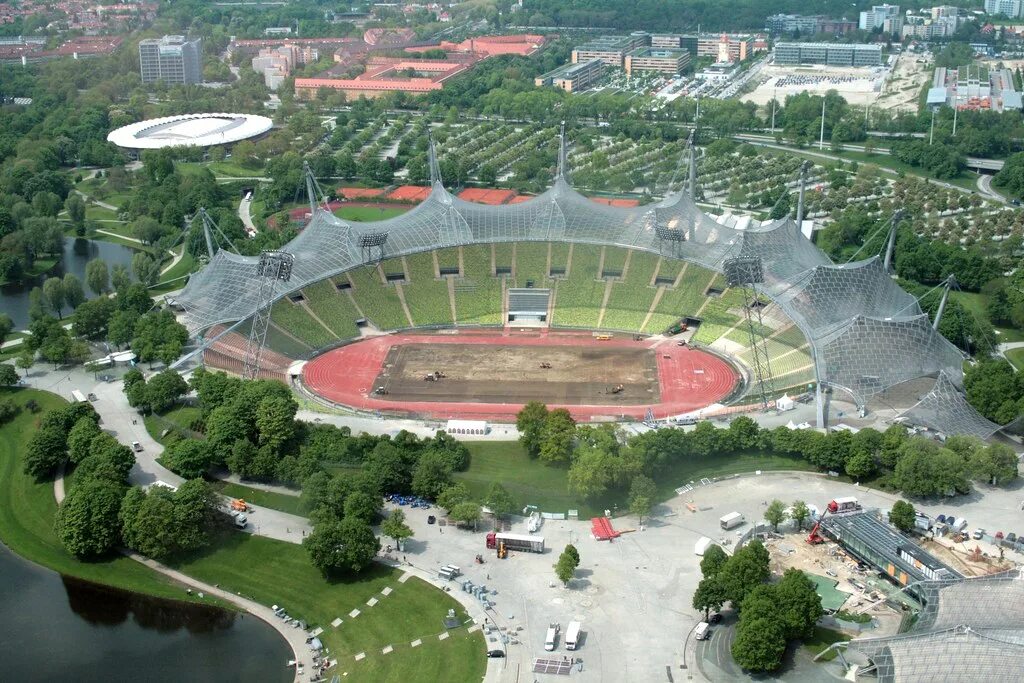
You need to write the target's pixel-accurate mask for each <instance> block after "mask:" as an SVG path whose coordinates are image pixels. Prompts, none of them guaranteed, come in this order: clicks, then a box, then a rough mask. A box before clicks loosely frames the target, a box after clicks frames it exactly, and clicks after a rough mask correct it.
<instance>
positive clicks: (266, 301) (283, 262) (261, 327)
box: [242, 251, 295, 379]
mask: <svg viewBox="0 0 1024 683" xmlns="http://www.w3.org/2000/svg"><path fill="white" fill-rule="evenodd" d="M294 264H295V257H294V256H293V255H292V254H289V253H288V252H284V251H264V252H263V253H261V254H260V260H259V262H258V263H257V264H256V276H257V277H258V278H259V297H258V299H257V307H256V312H255V313H254V314H253V316H252V328H251V329H250V330H249V340H248V342H247V343H246V345H245V365H244V366H243V368H242V376H243V377H244V378H245V379H256V378H257V377H258V376H259V372H260V358H261V357H262V355H263V348H264V346H266V342H267V329H268V328H269V327H270V309H271V308H272V307H273V305H274V290H275V289H276V288H277V283H278V282H279V281H280V282H288V281H289V280H291V278H292V267H293V266H294Z"/></svg>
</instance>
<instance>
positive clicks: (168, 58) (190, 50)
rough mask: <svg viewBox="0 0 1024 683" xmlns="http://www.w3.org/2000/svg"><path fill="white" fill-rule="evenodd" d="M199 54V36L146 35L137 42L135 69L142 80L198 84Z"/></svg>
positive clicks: (201, 75)
mask: <svg viewBox="0 0 1024 683" xmlns="http://www.w3.org/2000/svg"><path fill="white" fill-rule="evenodd" d="M202 54H203V48H202V39H201V38H196V39H194V40H188V39H186V38H185V36H164V37H163V38H147V39H145V40H143V41H141V42H139V69H140V71H141V72H142V82H143V83H155V82H157V81H163V82H164V83H168V84H175V83H177V84H181V83H202V82H203V59H202Z"/></svg>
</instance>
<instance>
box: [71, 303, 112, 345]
mask: <svg viewBox="0 0 1024 683" xmlns="http://www.w3.org/2000/svg"><path fill="white" fill-rule="evenodd" d="M116 309H117V304H115V303H114V300H113V299H108V298H107V297H105V296H101V297H98V298H96V299H93V300H91V301H84V302H82V303H81V304H80V305H79V306H78V307H77V308H75V312H74V313H73V314H72V315H71V330H72V332H74V334H75V335H76V336H78V337H85V338H86V339H103V338H105V337H106V336H107V333H108V331H109V325H110V318H111V316H113V315H114V312H115V310H116Z"/></svg>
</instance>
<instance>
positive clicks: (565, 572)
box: [555, 553, 576, 586]
mask: <svg viewBox="0 0 1024 683" xmlns="http://www.w3.org/2000/svg"><path fill="white" fill-rule="evenodd" d="M575 573H576V567H575V565H574V564H573V561H572V558H571V557H569V556H567V555H566V554H565V553H562V554H561V555H560V556H559V558H558V562H556V563H555V576H557V577H558V580H559V581H561V582H562V585H563V586H568V585H569V582H570V581H572V577H573V575H574V574H575Z"/></svg>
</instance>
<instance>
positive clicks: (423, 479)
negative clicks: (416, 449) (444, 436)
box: [412, 451, 452, 500]
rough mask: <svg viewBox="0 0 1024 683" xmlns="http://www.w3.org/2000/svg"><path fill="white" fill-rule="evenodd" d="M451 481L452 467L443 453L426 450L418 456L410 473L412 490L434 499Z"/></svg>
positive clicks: (419, 494)
mask: <svg viewBox="0 0 1024 683" xmlns="http://www.w3.org/2000/svg"><path fill="white" fill-rule="evenodd" d="M451 483H452V468H451V465H450V464H449V462H448V458H447V457H446V456H445V454H444V453H440V452H438V451H427V452H426V453H424V454H423V455H421V456H420V459H419V462H417V463H416V469H414V470H413V474H412V492H413V493H415V494H416V495H418V496H423V497H424V498H428V499H430V500H434V499H435V498H437V496H438V495H439V494H440V493H441V492H442V491H443V490H444V489H445V488H447V487H448V485H449V484H451Z"/></svg>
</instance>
